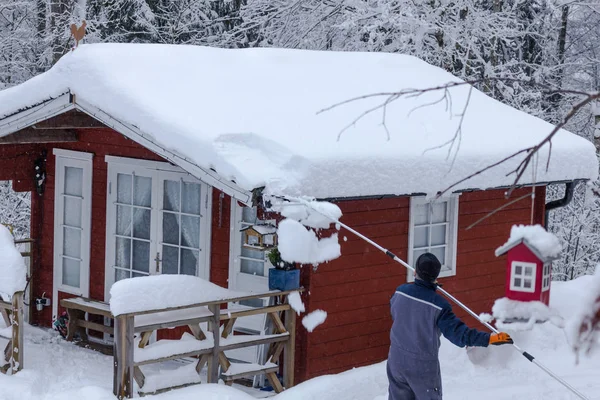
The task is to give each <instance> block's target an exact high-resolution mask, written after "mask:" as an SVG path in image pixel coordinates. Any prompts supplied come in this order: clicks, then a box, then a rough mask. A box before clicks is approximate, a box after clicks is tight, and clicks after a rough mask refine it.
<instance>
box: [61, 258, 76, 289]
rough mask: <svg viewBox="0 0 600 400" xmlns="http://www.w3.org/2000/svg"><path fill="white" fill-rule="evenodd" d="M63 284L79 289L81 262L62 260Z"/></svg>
mask: <svg viewBox="0 0 600 400" xmlns="http://www.w3.org/2000/svg"><path fill="white" fill-rule="evenodd" d="M62 264H63V265H62V283H63V285H69V286H73V287H77V288H78V287H79V282H80V280H79V274H80V268H79V264H80V262H79V261H75V260H70V259H68V258H63V260H62Z"/></svg>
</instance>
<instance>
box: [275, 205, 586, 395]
mask: <svg viewBox="0 0 600 400" xmlns="http://www.w3.org/2000/svg"><path fill="white" fill-rule="evenodd" d="M267 196H270V197H274V198H277V199H280V200H284V201H287V202H290V203H292V202H294V203H296V204H294V205H298V204H300V205H304V206H305V207H307V208H309V209H310V210H312V211H314V212H316V213H318V214H320V215H322V216H324V217H326V218H327V219H329V220H331V221H332V222H333V223H335V224H338V225H339V226H341V227H343V228H344V229H346V230H347V231H349V232H351V233H353V234H354V235H356V236H357V237H359V238H360V239H362V240H364V241H365V242H367V243H369V244H371V245H372V246H374V247H375V248H377V249H378V250H380V251H381V252H383V253H385V254H386V255H387V256H388V257H390V258H391V259H392V260H394V261H396V262H397V263H399V264H401V265H403V266H404V267H405V268H406V269H408V270H410V271H412V272H415V269H414V268H413V267H412V266H410V265H409V264H408V263H406V262H405V261H404V260H402V259H401V258H400V257H398V256H397V255H395V254H394V253H392V252H391V251H389V250H388V249H386V248H384V247H383V246H380V245H379V244H378V243H376V242H374V241H373V240H371V239H369V238H368V237H367V236H365V235H363V234H362V233H360V232H358V231H356V230H355V229H353V228H351V227H349V226H348V225H346V224H344V223H343V222H340V221H339V220H338V219H337V218H334V217H331V216H329V215H327V214H326V213H324V212H323V211H321V210H318V209H317V208H315V207H313V206H312V204H311V202H310V201H308V200H305V199H301V198H295V197H289V196H274V195H267ZM290 205H292V204H290ZM437 290H438V291H440V292H441V293H442V294H443V295H444V296H446V297H447V298H448V299H450V300H451V301H452V302H453V303H454V304H456V305H457V306H459V307H460V308H462V309H463V310H465V311H466V312H467V313H469V315H471V316H472V317H474V318H475V319H477V320H478V321H479V322H481V323H482V324H483V325H484V326H485V327H486V328H488V329H489V330H490V331H492V332H494V333H499V331H498V330H497V329H496V328H494V327H493V326H492V325H491V324H489V323H488V322H486V321H484V320H482V319H481V318H479V315H477V314H475V312H473V310H471V309H470V308H469V307H467V306H466V305H464V304H463V303H462V302H460V301H459V300H458V299H457V298H456V297H454V296H452V295H451V294H450V293H448V292H447V291H446V290H444V289H443V288H442V287H440V286H438V288H437ZM512 346H513V348H514V349H516V350H517V351H518V352H519V353H521V355H523V357H525V358H526V359H527V360H529V361H530V362H531V363H533V364H535V365H537V366H538V367H539V368H540V369H541V370H543V371H544V372H545V373H546V374H548V375H549V376H550V377H551V378H553V379H554V380H556V381H557V382H559V383H560V384H561V385H563V386H564V387H565V388H567V389H568V390H569V391H570V392H571V393H573V394H575V395H576V396H577V397H579V398H580V399H582V400H589V399H588V398H587V397H586V396H585V395H583V394H582V393H581V392H579V391H578V390H577V389H575V388H574V387H573V386H571V385H570V384H568V383H567V382H566V381H565V380H563V379H562V378H560V377H559V376H557V375H556V374H555V373H554V372H552V371H551V370H550V369H548V368H547V367H546V366H544V365H543V364H542V363H540V362H539V361H538V360H536V359H535V357H533V356H532V355H531V354H530V353H528V352H526V351H525V350H523V349H521V348H520V347H519V346H517V345H516V344H515V343H512Z"/></svg>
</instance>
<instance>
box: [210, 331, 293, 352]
mask: <svg viewBox="0 0 600 400" xmlns="http://www.w3.org/2000/svg"><path fill="white" fill-rule="evenodd" d="M289 337H290V334H289V333H288V332H286V333H278V334H274V335H233V336H229V337H227V338H225V339H223V338H221V339H220V340H219V347H220V348H221V351H227V350H233V349H237V348H240V347H247V346H258V345H260V344H267V343H275V342H283V341H286V340H288V338H289Z"/></svg>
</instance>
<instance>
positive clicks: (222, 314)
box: [61, 289, 302, 399]
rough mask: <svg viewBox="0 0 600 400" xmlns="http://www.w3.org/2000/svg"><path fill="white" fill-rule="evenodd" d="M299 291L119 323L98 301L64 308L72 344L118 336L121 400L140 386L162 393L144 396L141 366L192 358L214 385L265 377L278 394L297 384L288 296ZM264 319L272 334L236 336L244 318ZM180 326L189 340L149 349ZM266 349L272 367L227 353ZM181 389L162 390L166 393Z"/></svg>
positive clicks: (66, 303) (134, 316)
mask: <svg viewBox="0 0 600 400" xmlns="http://www.w3.org/2000/svg"><path fill="white" fill-rule="evenodd" d="M294 291H302V289H298V290H293V291H286V292H279V291H277V292H268V293H263V294H257V295H251V296H245V297H237V298H229V299H223V300H216V301H209V302H205V303H199V304H192V305H188V306H182V307H174V308H165V309H158V310H152V311H143V312H136V313H130V314H123V315H118V316H117V317H113V316H112V315H111V314H110V309H109V307H108V304H106V303H102V302H98V301H93V300H87V299H82V298H74V299H64V300H62V301H61V306H63V307H65V308H66V309H67V311H68V313H69V326H68V331H69V333H68V338H69V339H72V338H73V336H74V334H75V333H76V332H78V333H79V335H80V337H81V338H82V339H84V338H85V337H86V335H85V328H90V329H94V330H99V331H104V332H109V333H114V350H113V356H114V365H115V370H114V381H113V391H114V394H115V396H117V397H118V398H119V399H123V398H131V397H133V394H134V386H133V381H134V380H135V381H136V383H137V385H138V387H139V388H140V392H141V393H152V392H156V391H150V392H148V391H145V390H144V386H145V384H146V377H145V376H144V374H143V373H142V371H141V369H140V366H143V365H147V364H153V363H159V362H164V361H168V360H174V359H180V358H186V357H195V358H197V359H198V361H196V367H195V368H196V372H197V373H198V374H199V373H200V371H201V370H202V368H203V367H204V366H207V381H208V382H209V383H217V382H218V379H219V377H221V378H222V379H223V380H224V381H225V383H226V384H229V385H231V384H232V383H233V381H234V380H235V379H239V378H244V377H250V376H254V375H258V374H265V375H266V376H267V379H268V380H269V382H270V383H271V385H272V386H273V388H274V390H275V391H276V392H278V393H279V392H281V391H283V390H284V386H285V388H290V387H292V386H293V383H294V346H295V332H296V313H295V311H294V310H293V309H292V308H291V306H290V305H289V303H288V302H287V295H289V294H290V293H292V292H294ZM267 297H276V298H277V300H278V301H277V303H278V304H276V305H271V306H267V307H260V308H254V309H247V310H227V309H221V306H227V303H233V302H239V301H242V300H251V299H260V298H267ZM86 312H87V313H92V314H98V315H103V316H105V317H106V316H110V317H111V318H114V329H113V328H112V327H105V326H100V325H99V324H94V323H91V322H89V321H85V313H86ZM258 314H267V315H268V316H269V318H270V319H271V321H272V322H273V327H274V328H273V329H274V332H273V333H272V334H268V335H231V332H232V329H233V326H234V324H235V321H236V320H237V319H238V318H241V317H245V316H251V315H258ZM282 317H283V318H282ZM202 323H208V331H209V332H208V334H207V333H205V332H204V331H203V330H202V328H201V326H200V324H202ZM179 326H187V327H188V328H189V329H190V331H191V332H192V335H188V338H187V340H185V339H183V340H178V341H174V340H168V341H162V340H159V341H157V342H155V343H152V344H150V343H149V341H150V337H151V336H152V334H153V332H154V331H156V330H158V329H163V328H175V327H179ZM136 335H137V337H136ZM263 344H268V345H269V349H268V353H267V362H266V363H265V364H264V365H259V364H241V363H231V362H230V360H229V359H228V358H227V356H226V355H225V351H228V350H233V349H239V348H244V347H250V346H257V345H263ZM282 355H283V379H284V385H281V383H280V382H279V379H278V377H277V372H278V371H279V370H280V365H279V359H280V358H281V356H282ZM198 381H199V378H198ZM194 383H197V382H194ZM180 386H187V384H183V385H178V386H175V387H180ZM175 387H170V388H160V391H164V390H167V389H173V388H175Z"/></svg>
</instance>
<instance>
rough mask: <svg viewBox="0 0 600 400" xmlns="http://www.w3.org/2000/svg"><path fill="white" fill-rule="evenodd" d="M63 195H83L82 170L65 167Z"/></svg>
mask: <svg viewBox="0 0 600 400" xmlns="http://www.w3.org/2000/svg"><path fill="white" fill-rule="evenodd" d="M65 194H68V195H71V196H78V197H81V196H82V195H83V168H75V167H65Z"/></svg>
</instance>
